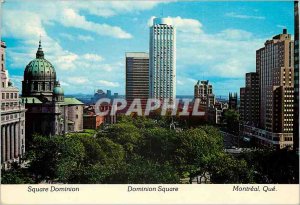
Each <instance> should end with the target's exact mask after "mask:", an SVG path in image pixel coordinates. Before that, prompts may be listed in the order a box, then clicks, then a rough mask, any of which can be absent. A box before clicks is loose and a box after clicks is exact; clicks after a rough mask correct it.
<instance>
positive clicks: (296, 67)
mask: <svg viewBox="0 0 300 205" xmlns="http://www.w3.org/2000/svg"><path fill="white" fill-rule="evenodd" d="M294 5H295V8H294V14H295V42H294V46H295V48H294V63H295V65H294V75H295V76H294V148H295V149H299V1H295V2H294Z"/></svg>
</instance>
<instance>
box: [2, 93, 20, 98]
mask: <svg viewBox="0 0 300 205" xmlns="http://www.w3.org/2000/svg"><path fill="white" fill-rule="evenodd" d="M2 99H18V93H2Z"/></svg>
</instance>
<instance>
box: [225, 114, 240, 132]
mask: <svg viewBox="0 0 300 205" xmlns="http://www.w3.org/2000/svg"><path fill="white" fill-rule="evenodd" d="M224 123H225V124H226V127H225V128H226V130H227V132H229V133H231V134H234V135H238V134H239V113H238V112H237V111H236V110H233V109H229V110H226V111H225V113H224Z"/></svg>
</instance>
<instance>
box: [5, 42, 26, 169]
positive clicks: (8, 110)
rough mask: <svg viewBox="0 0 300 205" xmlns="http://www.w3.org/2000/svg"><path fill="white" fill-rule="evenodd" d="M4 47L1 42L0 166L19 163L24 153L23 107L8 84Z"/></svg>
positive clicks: (16, 93) (13, 89) (16, 94)
mask: <svg viewBox="0 0 300 205" xmlns="http://www.w3.org/2000/svg"><path fill="white" fill-rule="evenodd" d="M5 48H6V45H5V43H4V42H2V41H1V49H0V55H1V61H0V64H1V88H0V91H1V95H0V99H1V121H0V122H1V130H0V133H1V138H0V141H1V165H2V167H4V169H6V168H7V167H9V165H10V163H11V162H19V160H20V158H21V157H22V156H23V155H24V153H25V106H24V104H22V103H21V102H20V99H19V90H18V88H16V87H13V86H12V83H10V82H9V78H8V72H7V70H6V67H5Z"/></svg>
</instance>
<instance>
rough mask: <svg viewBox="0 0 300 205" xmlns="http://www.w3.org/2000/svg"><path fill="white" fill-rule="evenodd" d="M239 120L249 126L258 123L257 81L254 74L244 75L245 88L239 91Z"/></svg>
mask: <svg viewBox="0 0 300 205" xmlns="http://www.w3.org/2000/svg"><path fill="white" fill-rule="evenodd" d="M239 111H240V120H241V121H243V122H244V123H246V124H248V125H251V126H255V127H257V126H258V123H259V80H258V74H257V73H256V72H252V73H246V86H245V87H244V88H241V90H240V110H239Z"/></svg>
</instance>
